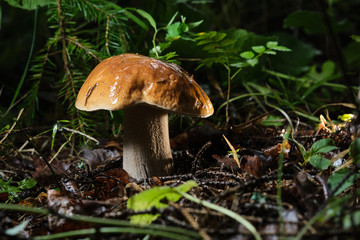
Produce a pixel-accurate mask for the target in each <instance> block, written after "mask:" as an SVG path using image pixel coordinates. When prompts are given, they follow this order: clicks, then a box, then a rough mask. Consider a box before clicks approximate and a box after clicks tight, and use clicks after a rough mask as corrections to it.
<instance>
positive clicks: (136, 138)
mask: <svg viewBox="0 0 360 240" xmlns="http://www.w3.org/2000/svg"><path fill="white" fill-rule="evenodd" d="M123 156H124V158H123V168H124V169H125V171H127V172H128V173H129V174H130V176H132V177H133V178H135V179H142V178H146V177H152V176H164V175H166V174H169V173H170V172H171V171H172V155H171V149H170V141H169V126H168V113H167V112H165V111H163V110H160V109H156V108H153V107H149V106H146V105H144V104H138V105H135V106H133V107H130V108H126V109H125V110H124V152H123Z"/></svg>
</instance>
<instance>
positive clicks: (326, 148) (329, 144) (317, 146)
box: [309, 138, 337, 156]
mask: <svg viewBox="0 0 360 240" xmlns="http://www.w3.org/2000/svg"><path fill="white" fill-rule="evenodd" d="M334 149H337V147H336V146H335V144H334V142H333V140H331V139H329V138H325V139H321V140H319V141H316V142H315V143H314V144H313V145H312V146H311V149H310V151H309V153H310V156H313V155H315V154H318V153H327V152H330V151H332V150H334Z"/></svg>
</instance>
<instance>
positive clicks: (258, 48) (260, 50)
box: [251, 46, 266, 54]
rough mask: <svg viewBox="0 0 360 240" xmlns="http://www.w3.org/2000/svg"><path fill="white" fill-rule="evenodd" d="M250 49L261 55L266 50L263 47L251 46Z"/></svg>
mask: <svg viewBox="0 0 360 240" xmlns="http://www.w3.org/2000/svg"><path fill="white" fill-rule="evenodd" d="M251 49H252V50H253V51H254V52H256V53H260V54H261V53H263V52H265V50H266V48H265V47H264V46H252V47H251Z"/></svg>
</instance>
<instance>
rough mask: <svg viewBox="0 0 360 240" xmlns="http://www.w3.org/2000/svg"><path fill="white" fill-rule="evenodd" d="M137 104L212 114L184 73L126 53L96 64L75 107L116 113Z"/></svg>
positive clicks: (194, 114)
mask: <svg viewBox="0 0 360 240" xmlns="http://www.w3.org/2000/svg"><path fill="white" fill-rule="evenodd" d="M140 103H146V104H149V105H151V106H154V107H156V108H160V109H164V110H166V111H169V112H173V113H177V114H184V115H190V116H195V117H208V116H210V115H212V114H213V112H214V108H213V106H212V104H211V101H210V99H209V98H208V96H207V95H206V94H205V93H204V91H203V90H202V89H201V88H200V86H199V85H198V84H197V83H196V82H195V81H194V80H193V78H192V76H190V75H189V74H188V73H187V72H186V71H185V70H183V69H182V68H180V67H179V66H177V65H175V64H171V63H165V62H162V61H160V60H157V59H153V58H149V57H145V56H142V55H138V54H129V53H128V54H121V55H118V56H114V57H110V58H108V59H106V60H104V61H102V62H101V63H100V64H99V65H97V66H96V68H95V69H94V70H93V71H92V72H91V73H90V75H89V76H88V78H87V79H86V81H85V82H84V84H83V86H82V87H81V89H80V91H79V93H78V97H77V100H76V103H75V106H76V108H78V109H80V110H84V111H95V110H99V109H106V110H119V109H123V108H128V107H131V106H133V105H135V104H140Z"/></svg>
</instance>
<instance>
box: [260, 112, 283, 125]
mask: <svg viewBox="0 0 360 240" xmlns="http://www.w3.org/2000/svg"><path fill="white" fill-rule="evenodd" d="M260 124H261V125H264V126H276V127H280V126H283V125H284V118H283V117H281V116H275V115H271V114H269V115H268V116H267V118H265V119H264V120H263V121H262V122H261V123H260Z"/></svg>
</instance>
